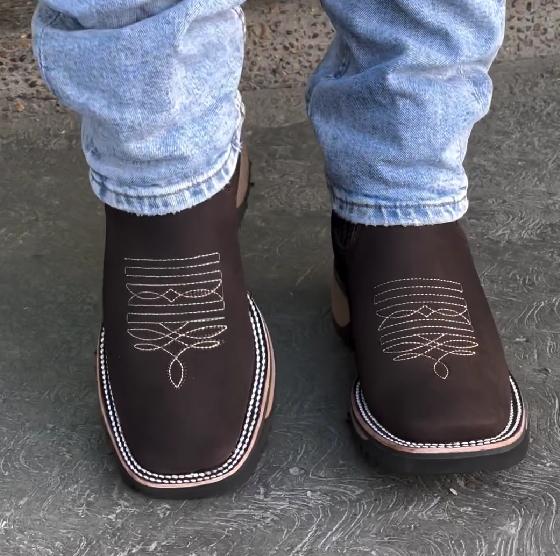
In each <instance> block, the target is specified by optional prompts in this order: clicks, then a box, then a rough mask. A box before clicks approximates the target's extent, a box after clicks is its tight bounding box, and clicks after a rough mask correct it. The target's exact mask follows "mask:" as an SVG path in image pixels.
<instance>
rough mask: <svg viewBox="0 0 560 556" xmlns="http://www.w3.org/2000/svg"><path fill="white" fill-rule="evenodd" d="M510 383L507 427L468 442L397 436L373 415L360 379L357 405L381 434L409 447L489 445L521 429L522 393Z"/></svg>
mask: <svg viewBox="0 0 560 556" xmlns="http://www.w3.org/2000/svg"><path fill="white" fill-rule="evenodd" d="M510 385H511V391H512V402H511V411H510V416H509V421H508V423H507V425H506V427H505V429H504V430H503V431H502V432H501V433H500V434H498V435H496V436H493V437H491V438H484V439H481V440H470V441H467V442H449V443H446V444H436V443H423V442H409V441H408V440H403V439H402V438H399V437H398V436H395V435H394V434H392V433H391V432H389V431H388V430H387V429H386V428H385V427H383V426H382V425H381V423H379V421H378V420H377V419H376V418H375V417H374V416H373V414H372V413H371V411H370V410H369V407H368V406H367V403H366V400H365V397H364V393H363V390H362V386H361V384H360V381H359V380H358V381H356V384H355V386H354V398H355V400H356V405H357V407H358V410H359V412H360V415H361V417H362V418H363V419H364V421H365V422H366V423H367V424H368V425H369V426H370V427H371V428H372V429H373V430H374V431H375V432H376V433H377V434H379V435H380V436H382V437H383V438H385V439H386V440H389V441H391V442H394V443H396V444H400V445H402V446H406V447H408V448H465V447H469V446H487V445H489V444H496V443H497V442H501V441H503V440H506V439H507V438H509V437H510V436H512V435H513V434H514V433H515V432H517V430H518V429H519V425H520V423H521V419H522V417H523V403H522V401H521V395H520V394H519V389H518V388H517V385H516V384H515V381H514V380H513V378H512V377H510Z"/></svg>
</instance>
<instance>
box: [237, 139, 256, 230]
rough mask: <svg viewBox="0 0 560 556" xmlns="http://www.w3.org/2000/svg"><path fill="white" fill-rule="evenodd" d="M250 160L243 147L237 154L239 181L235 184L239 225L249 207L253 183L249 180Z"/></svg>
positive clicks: (247, 152)
mask: <svg viewBox="0 0 560 556" xmlns="http://www.w3.org/2000/svg"><path fill="white" fill-rule="evenodd" d="M251 170H252V162H251V161H250V160H249V151H248V150H247V148H244V149H243V150H242V151H241V154H240V156H239V181H238V185H237V194H236V206H237V213H238V220H239V225H241V222H242V221H243V218H244V217H245V213H246V212H247V208H248V207H249V194H250V192H251V187H254V183H253V182H252V181H251Z"/></svg>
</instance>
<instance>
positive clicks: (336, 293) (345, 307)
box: [331, 273, 354, 349]
mask: <svg viewBox="0 0 560 556" xmlns="http://www.w3.org/2000/svg"><path fill="white" fill-rule="evenodd" d="M331 311H332V320H333V324H334V328H335V330H336V333H337V334H338V335H339V336H340V337H341V338H342V341H343V342H344V343H345V344H346V345H347V346H348V347H349V348H351V349H353V348H354V340H353V338H352V327H351V319H350V305H349V303H348V297H347V296H346V294H345V293H344V290H343V288H342V286H341V285H340V280H339V279H338V278H337V276H336V273H335V274H334V275H333V280H332V286H331Z"/></svg>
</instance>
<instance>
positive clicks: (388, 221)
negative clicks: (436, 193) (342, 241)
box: [329, 187, 469, 226]
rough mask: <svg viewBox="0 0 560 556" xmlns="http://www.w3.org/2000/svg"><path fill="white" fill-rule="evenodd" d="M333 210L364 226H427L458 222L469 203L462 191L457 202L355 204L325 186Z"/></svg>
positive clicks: (346, 218)
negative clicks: (329, 195) (329, 193)
mask: <svg viewBox="0 0 560 556" xmlns="http://www.w3.org/2000/svg"><path fill="white" fill-rule="evenodd" d="M329 189H330V192H331V198H332V205H333V210H334V211H335V212H336V213H337V214H338V215H339V216H340V217H342V218H344V219H345V220H347V221H349V222H353V223H354V224H365V225H368V226H427V225H431V224H444V223H446V222H454V221H456V220H459V218H461V217H462V216H464V214H465V213H466V212H467V210H468V208H469V201H468V198H467V194H466V192H465V193H464V194H463V196H462V197H460V198H459V199H449V200H442V201H437V202H433V203H426V202H424V203H418V204H411V203H393V204H379V203H375V202H372V203H357V202H354V201H352V200H350V199H349V198H348V197H347V196H346V195H345V194H344V192H338V191H337V190H336V189H335V188H334V187H329Z"/></svg>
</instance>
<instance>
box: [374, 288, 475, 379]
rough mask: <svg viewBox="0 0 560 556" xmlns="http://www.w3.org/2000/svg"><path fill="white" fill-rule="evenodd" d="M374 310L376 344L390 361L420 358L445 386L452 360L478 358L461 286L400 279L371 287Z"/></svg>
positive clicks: (473, 333)
mask: <svg viewBox="0 0 560 556" xmlns="http://www.w3.org/2000/svg"><path fill="white" fill-rule="evenodd" d="M374 289H375V295H374V301H373V302H374V305H375V307H376V308H377V311H376V315H377V316H378V317H379V318H380V319H381V324H380V325H379V327H378V331H379V333H380V336H379V341H380V343H381V349H382V350H383V352H384V353H387V354H392V355H394V356H395V357H394V358H393V361H408V360H411V359H417V358H419V357H424V358H426V359H429V360H430V361H433V369H434V373H435V374H436V375H437V376H438V377H439V378H441V379H442V380H446V379H447V377H448V376H449V367H448V366H447V364H446V363H444V361H443V360H444V359H445V358H447V357H449V356H451V355H458V356H473V355H476V351H475V350H476V348H477V347H478V343H477V341H476V336H475V332H474V328H473V326H472V323H471V318H470V315H469V309H468V307H467V302H466V301H465V297H464V294H463V287H462V286H461V284H460V283H459V282H453V281H450V280H440V279H438V278H403V279H400V280H391V281H390V282H385V283H383V284H379V285H377V286H375V288H374Z"/></svg>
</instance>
